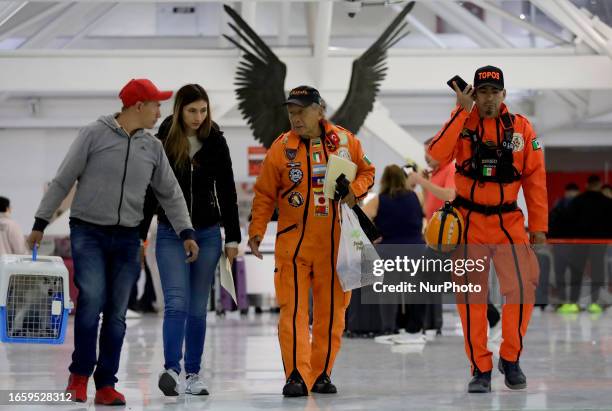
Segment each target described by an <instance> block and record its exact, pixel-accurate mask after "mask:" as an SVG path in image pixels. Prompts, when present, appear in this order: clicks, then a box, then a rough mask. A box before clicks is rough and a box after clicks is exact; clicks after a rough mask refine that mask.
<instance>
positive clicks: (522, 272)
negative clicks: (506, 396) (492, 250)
mask: <svg viewBox="0 0 612 411" xmlns="http://www.w3.org/2000/svg"><path fill="white" fill-rule="evenodd" d="M493 261H494V263H495V271H496V272H497V277H498V278H499V282H500V288H501V293H502V295H503V297H504V306H503V309H502V338H503V341H502V344H501V346H500V350H499V354H500V356H501V357H502V358H503V359H505V360H508V361H518V360H519V357H520V355H521V352H522V350H523V338H524V337H525V334H526V333H527V327H528V325H529V320H530V318H531V313H532V311H533V306H534V303H535V290H536V287H537V283H538V275H539V266H538V262H537V258H536V256H535V254H534V252H533V250H532V249H531V248H530V246H529V245H527V244H512V245H502V246H499V247H498V248H497V250H496V255H495V256H494V257H493Z"/></svg>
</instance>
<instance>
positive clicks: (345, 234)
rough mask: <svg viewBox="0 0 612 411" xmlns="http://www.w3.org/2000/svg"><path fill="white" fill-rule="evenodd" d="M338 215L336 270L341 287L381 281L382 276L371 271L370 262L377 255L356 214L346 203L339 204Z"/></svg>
mask: <svg viewBox="0 0 612 411" xmlns="http://www.w3.org/2000/svg"><path fill="white" fill-rule="evenodd" d="M339 215H340V216H341V223H340V244H339V246H338V262H337V264H336V272H337V273H338V279H339V280H340V285H341V286H342V289H343V290H344V291H350V290H354V289H355V288H361V287H364V286H367V285H372V284H374V282H375V281H383V279H382V277H380V276H378V277H375V276H374V275H373V274H372V272H371V271H372V270H371V265H372V264H371V262H372V261H374V260H377V259H378V258H379V257H378V254H377V252H376V250H375V249H374V247H373V246H372V243H371V242H370V240H369V239H368V237H367V236H366V235H365V233H364V232H363V230H362V229H361V226H360V225H359V219H358V218H357V215H356V214H355V212H354V211H353V210H351V208H350V207H349V206H348V205H347V204H346V203H343V204H341V205H340V213H339ZM362 261H363V262H364V264H362ZM368 262H370V263H369V264H368Z"/></svg>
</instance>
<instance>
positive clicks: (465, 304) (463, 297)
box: [453, 245, 493, 372]
mask: <svg viewBox="0 0 612 411" xmlns="http://www.w3.org/2000/svg"><path fill="white" fill-rule="evenodd" d="M462 252H463V253H464V254H463V257H462V258H464V259H469V260H477V259H484V260H485V262H484V266H485V268H484V270H483V271H482V272H478V271H470V272H467V273H465V274H464V275H462V276H456V275H455V276H453V279H454V281H456V283H457V284H458V285H466V284H473V285H476V284H477V285H480V286H481V287H482V290H481V292H479V293H477V292H473V293H458V294H457V295H456V298H457V311H458V312H459V316H460V317H461V325H462V327H463V339H464V345H465V353H466V355H467V358H468V360H469V361H470V365H471V368H472V372H474V368H478V370H480V371H481V372H486V371H490V370H491V369H492V368H493V359H492V357H493V353H491V351H489V349H488V348H487V330H488V328H489V323H488V321H487V296H488V281H489V257H490V256H489V254H490V249H489V247H486V246H476V245H473V246H468V247H466V248H464V249H462Z"/></svg>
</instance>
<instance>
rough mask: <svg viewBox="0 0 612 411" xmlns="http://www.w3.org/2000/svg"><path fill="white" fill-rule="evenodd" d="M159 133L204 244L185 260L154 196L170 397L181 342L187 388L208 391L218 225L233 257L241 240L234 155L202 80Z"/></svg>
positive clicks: (164, 377)
mask: <svg viewBox="0 0 612 411" xmlns="http://www.w3.org/2000/svg"><path fill="white" fill-rule="evenodd" d="M157 136H158V138H159V139H160V140H161V141H162V143H163V145H164V149H165V152H166V155H167V156H168V159H169V161H170V164H171V165H172V168H173V170H174V173H175V175H176V178H177V180H178V182H179V185H180V188H181V189H182V191H183V195H184V197H185V201H186V202H187V207H188V209H189V213H190V216H191V221H192V223H193V227H194V229H195V230H196V237H197V238H196V241H197V243H198V246H199V247H200V254H199V257H198V259H197V260H196V261H194V262H192V263H186V262H185V258H186V256H185V250H184V248H183V244H182V240H181V239H180V238H179V237H178V236H177V235H176V233H175V232H174V230H173V229H172V227H171V225H170V224H169V222H168V220H167V218H166V216H165V215H164V213H163V210H161V209H160V208H159V207H156V205H155V203H156V202H155V201H154V200H153V196H152V195H150V196H149V198H150V199H151V201H148V202H147V205H146V208H148V209H149V211H150V210H151V209H157V213H158V221H159V225H158V229H157V244H156V255H157V263H158V266H159V272H160V276H161V283H162V289H163V293H164V304H165V307H164V322H163V342H164V359H165V363H164V371H163V372H162V373H161V374H160V376H159V384H158V386H159V388H160V390H161V391H162V392H163V393H164V394H165V395H167V396H175V395H178V386H179V374H180V372H181V365H180V361H181V358H182V357H183V345H184V346H185V351H184V368H185V373H186V385H185V393H186V394H193V395H207V394H208V387H207V386H206V384H205V383H204V381H203V379H202V378H201V377H200V375H199V373H200V367H201V362H202V355H203V352H204V338H205V335H206V312H207V305H208V296H209V294H210V289H211V285H212V282H213V278H214V273H215V269H216V266H217V262H218V261H219V257H220V255H221V247H222V244H221V242H222V240H221V229H220V225H221V224H222V225H223V227H224V230H225V254H226V255H227V257H228V258H229V260H230V263H231V262H233V259H234V258H235V257H236V255H237V254H238V243H239V242H240V224H239V220H238V205H237V198H236V186H235V184H234V174H233V171H232V161H231V158H230V153H229V148H228V146H227V142H226V140H225V137H224V136H223V132H222V131H221V130H220V129H219V126H218V125H217V124H215V123H214V122H213V120H212V116H211V113H210V101H209V98H208V95H207V93H206V91H205V90H204V89H203V88H202V87H201V86H200V85H198V84H187V85H185V86H183V87H181V89H180V90H179V91H178V92H177V93H176V97H175V101H174V110H173V114H172V115H171V116H169V117H167V118H166V119H165V120H164V121H163V123H162V124H161V126H160V129H159V133H158V134H157ZM149 214H152V212H150V213H149ZM145 232H146V231H145Z"/></svg>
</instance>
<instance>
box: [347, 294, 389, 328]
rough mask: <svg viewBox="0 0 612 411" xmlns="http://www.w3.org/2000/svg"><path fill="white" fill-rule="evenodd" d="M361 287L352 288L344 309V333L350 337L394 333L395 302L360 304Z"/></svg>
mask: <svg viewBox="0 0 612 411" xmlns="http://www.w3.org/2000/svg"><path fill="white" fill-rule="evenodd" d="M361 292H362V291H361V289H360V288H358V289H355V290H353V293H352V295H351V302H350V304H349V306H348V309H347V310H346V330H345V335H346V336H347V337H349V338H351V337H369V338H372V337H375V336H377V335H384V334H394V333H395V332H396V331H397V326H396V317H397V312H398V306H397V305H395V304H362V303H361Z"/></svg>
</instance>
